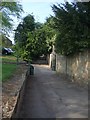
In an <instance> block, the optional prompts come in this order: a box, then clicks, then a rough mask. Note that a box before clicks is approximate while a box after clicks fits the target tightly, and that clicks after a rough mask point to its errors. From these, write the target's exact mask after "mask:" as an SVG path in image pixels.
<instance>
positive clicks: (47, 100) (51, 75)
mask: <svg viewBox="0 0 90 120" xmlns="http://www.w3.org/2000/svg"><path fill="white" fill-rule="evenodd" d="M34 68H35V74H34V75H33V76H31V77H30V78H29V79H28V81H27V86H26V91H25V96H24V99H23V104H22V107H21V110H20V114H19V118H88V90H85V89H82V88H77V87H76V86H75V85H74V84H72V83H70V82H68V81H67V80H63V78H62V77H60V76H57V74H56V72H55V71H52V70H50V69H49V67H48V66H47V65H34Z"/></svg>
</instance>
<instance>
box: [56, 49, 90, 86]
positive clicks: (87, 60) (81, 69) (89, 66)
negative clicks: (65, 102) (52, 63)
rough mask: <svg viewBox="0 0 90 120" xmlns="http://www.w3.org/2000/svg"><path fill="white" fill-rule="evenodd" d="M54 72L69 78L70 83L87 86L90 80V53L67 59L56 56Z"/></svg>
mask: <svg viewBox="0 0 90 120" xmlns="http://www.w3.org/2000/svg"><path fill="white" fill-rule="evenodd" d="M56 71H57V72H58V73H63V74H67V75H69V76H71V77H72V81H75V82H78V83H79V84H83V83H84V84H87V83H88V81H89V80H90V51H89V50H86V51H84V52H81V53H78V54H76V55H74V56H69V57H66V56H62V55H59V54H56Z"/></svg>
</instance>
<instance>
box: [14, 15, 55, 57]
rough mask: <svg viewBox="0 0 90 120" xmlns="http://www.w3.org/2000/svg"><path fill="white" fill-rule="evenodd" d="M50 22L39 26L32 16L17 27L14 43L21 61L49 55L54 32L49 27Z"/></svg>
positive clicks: (27, 17)
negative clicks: (16, 44) (16, 45)
mask: <svg viewBox="0 0 90 120" xmlns="http://www.w3.org/2000/svg"><path fill="white" fill-rule="evenodd" d="M48 19H49V18H48ZM50 19H51V18H50ZM50 21H51V20H49V21H48V20H47V21H46V22H45V23H44V24H41V23H39V22H35V19H34V17H33V15H28V16H26V17H25V18H24V19H23V22H22V23H20V24H19V25H18V27H17V29H16V32H15V41H16V43H18V47H19V51H20V55H21V57H23V59H37V58H38V57H40V56H41V55H42V54H44V55H46V54H48V53H50V51H51V49H52V44H53V41H52V37H53V36H54V30H53V29H52V28H51V27H50V26H49V23H50Z"/></svg>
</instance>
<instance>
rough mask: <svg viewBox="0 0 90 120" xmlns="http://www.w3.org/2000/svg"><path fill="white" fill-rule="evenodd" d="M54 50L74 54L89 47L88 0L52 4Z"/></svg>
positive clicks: (89, 4)
mask: <svg viewBox="0 0 90 120" xmlns="http://www.w3.org/2000/svg"><path fill="white" fill-rule="evenodd" d="M52 10H53V12H54V14H55V16H54V17H53V20H54V29H56V31H57V37H56V41H55V46H56V51H57V52H59V53H61V54H64V55H69V54H74V53H75V52H79V51H83V50H84V49H86V48H89V47H90V27H89V26H90V22H89V21H90V2H77V3H71V4H69V3H68V2H66V3H65V4H58V5H53V6H52Z"/></svg>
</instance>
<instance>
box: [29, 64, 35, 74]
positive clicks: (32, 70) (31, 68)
mask: <svg viewBox="0 0 90 120" xmlns="http://www.w3.org/2000/svg"><path fill="white" fill-rule="evenodd" d="M29 71H30V72H29V74H30V75H34V67H33V66H32V65H30V68H29Z"/></svg>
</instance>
